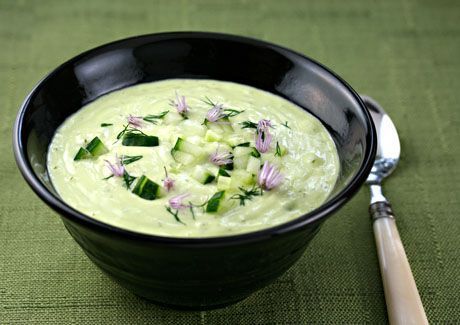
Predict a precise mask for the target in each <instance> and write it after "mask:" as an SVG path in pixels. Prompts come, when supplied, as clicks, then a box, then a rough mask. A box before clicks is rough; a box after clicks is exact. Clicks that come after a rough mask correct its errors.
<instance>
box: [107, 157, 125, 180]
mask: <svg viewBox="0 0 460 325" xmlns="http://www.w3.org/2000/svg"><path fill="white" fill-rule="evenodd" d="M115 158H116V162H115V164H112V163H111V162H110V161H108V160H105V162H106V163H107V168H108V169H109V170H110V172H111V173H112V175H113V176H115V177H122V176H123V175H124V173H125V166H123V164H122V163H121V159H119V158H118V156H115Z"/></svg>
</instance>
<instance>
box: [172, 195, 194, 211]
mask: <svg viewBox="0 0 460 325" xmlns="http://www.w3.org/2000/svg"><path fill="white" fill-rule="evenodd" d="M188 196H190V194H188V193H184V194H180V195H177V196H175V197H173V198H171V199H169V206H170V207H171V208H172V209H175V210H180V209H185V208H190V204H184V203H183V202H182V201H183V200H184V199H185V198H186V197H188Z"/></svg>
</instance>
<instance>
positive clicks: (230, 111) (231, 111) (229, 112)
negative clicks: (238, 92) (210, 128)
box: [201, 96, 244, 125]
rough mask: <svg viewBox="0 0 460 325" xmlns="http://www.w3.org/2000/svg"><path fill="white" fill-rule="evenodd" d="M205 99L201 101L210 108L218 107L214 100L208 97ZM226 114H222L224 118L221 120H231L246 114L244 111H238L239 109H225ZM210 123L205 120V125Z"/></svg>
mask: <svg viewBox="0 0 460 325" xmlns="http://www.w3.org/2000/svg"><path fill="white" fill-rule="evenodd" d="M204 98H205V99H202V100H201V101H202V102H203V103H205V104H207V105H209V106H212V107H215V106H217V105H218V104H217V103H214V102H213V101H212V100H210V99H209V97H208V96H205V97H204ZM222 110H223V112H224V114H222V116H221V117H220V118H219V119H221V118H229V117H233V116H236V115H238V114H241V113H243V112H244V110H242V111H240V110H237V109H233V108H223V109H222ZM207 122H208V120H206V119H205V120H204V122H203V124H204V125H206V124H207Z"/></svg>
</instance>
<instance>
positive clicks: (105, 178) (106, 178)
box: [102, 174, 114, 181]
mask: <svg viewBox="0 0 460 325" xmlns="http://www.w3.org/2000/svg"><path fill="white" fill-rule="evenodd" d="M113 176H114V175H113V174H112V175H110V176H107V177H104V178H103V179H102V180H104V181H106V180H108V179H109V178H112V177H113Z"/></svg>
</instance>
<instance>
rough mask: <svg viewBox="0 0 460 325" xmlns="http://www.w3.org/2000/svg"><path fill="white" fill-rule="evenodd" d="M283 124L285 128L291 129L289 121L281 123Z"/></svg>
mask: <svg viewBox="0 0 460 325" xmlns="http://www.w3.org/2000/svg"><path fill="white" fill-rule="evenodd" d="M281 125H282V126H284V127H285V128H288V129H291V127H290V126H289V125H288V121H286V122H284V123H281Z"/></svg>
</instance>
